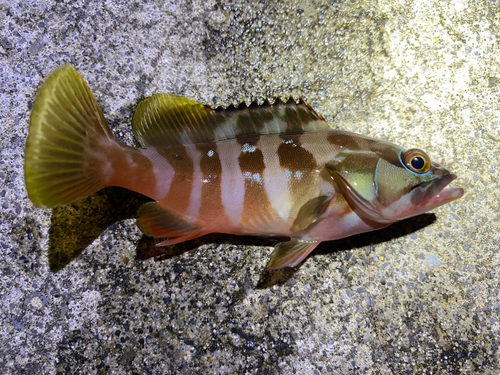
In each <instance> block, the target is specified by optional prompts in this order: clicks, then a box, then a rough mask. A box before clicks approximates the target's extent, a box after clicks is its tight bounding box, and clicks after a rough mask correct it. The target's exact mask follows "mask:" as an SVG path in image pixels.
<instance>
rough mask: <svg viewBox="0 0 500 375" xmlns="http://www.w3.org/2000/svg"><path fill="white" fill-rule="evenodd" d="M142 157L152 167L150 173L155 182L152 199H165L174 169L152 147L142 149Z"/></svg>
mask: <svg viewBox="0 0 500 375" xmlns="http://www.w3.org/2000/svg"><path fill="white" fill-rule="evenodd" d="M143 155H144V156H146V157H147V158H148V159H149V161H150V162H151V165H152V166H153V171H152V173H153V176H154V177H155V182H156V184H155V185H156V186H155V194H156V195H155V197H154V198H155V199H156V200H161V199H163V198H165V197H166V196H167V194H168V192H169V191H170V186H171V184H172V180H173V179H174V174H175V171H174V168H173V167H172V165H170V163H169V162H168V160H167V159H166V158H164V157H163V156H161V155H160V154H159V153H158V151H156V148H154V147H150V148H148V149H144V152H143ZM134 164H135V163H134ZM131 174H133V173H131Z"/></svg>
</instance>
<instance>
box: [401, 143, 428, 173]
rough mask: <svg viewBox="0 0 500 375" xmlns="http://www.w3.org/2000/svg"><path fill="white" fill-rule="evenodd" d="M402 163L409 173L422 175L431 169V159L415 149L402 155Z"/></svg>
mask: <svg viewBox="0 0 500 375" xmlns="http://www.w3.org/2000/svg"><path fill="white" fill-rule="evenodd" d="M403 163H404V165H405V167H406V168H408V169H409V170H410V171H412V172H415V173H419V174H424V173H427V172H429V170H430V169H431V165H432V164H431V159H430V158H429V157H428V156H427V154H426V153H425V152H423V151H422V150H419V149H417V148H412V149H411V150H408V151H406V152H405V154H404V155H403Z"/></svg>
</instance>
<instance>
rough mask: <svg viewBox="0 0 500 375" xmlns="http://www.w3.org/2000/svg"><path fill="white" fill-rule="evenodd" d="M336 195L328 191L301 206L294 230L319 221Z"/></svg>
mask: <svg viewBox="0 0 500 375" xmlns="http://www.w3.org/2000/svg"><path fill="white" fill-rule="evenodd" d="M334 196H335V195H334V194H332V193H328V194H325V195H321V196H319V197H316V198H313V199H311V200H309V201H307V203H306V204H304V205H303V206H302V207H301V208H300V211H299V214H298V215H297V218H296V219H295V221H294V222H293V225H292V228H291V230H292V232H299V231H301V230H306V229H307V228H309V226H310V225H311V224H313V223H315V222H316V221H318V219H319V218H320V217H321V215H323V214H324V213H325V211H326V209H327V208H328V206H329V205H330V202H331V201H332V199H333V197H334Z"/></svg>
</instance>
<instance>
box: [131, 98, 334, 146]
mask: <svg viewBox="0 0 500 375" xmlns="http://www.w3.org/2000/svg"><path fill="white" fill-rule="evenodd" d="M290 99H291V100H288V101H283V100H282V99H280V98H278V99H277V100H276V102H275V103H274V104H270V103H269V101H267V100H266V101H265V102H264V104H262V105H258V104H257V103H255V102H254V103H252V104H250V105H249V106H247V105H245V104H244V103H242V104H240V105H237V106H235V105H233V104H231V105H230V106H229V107H227V108H226V109H223V108H220V107H219V108H215V109H213V108H211V107H209V106H205V105H203V104H201V103H198V102H196V101H194V100H191V99H188V98H185V97H182V96H177V95H169V94H157V95H153V96H151V97H149V98H147V99H145V100H143V101H142V102H140V103H139V105H138V107H137V110H136V112H135V114H134V117H133V119H132V129H133V131H134V134H135V136H136V138H137V140H138V141H139V143H140V144H141V145H142V146H143V147H147V146H148V145H150V146H155V147H168V146H175V145H180V144H190V143H207V142H214V141H220V140H224V139H233V138H246V137H255V136H259V135H265V134H280V133H303V132H314V131H321V130H328V129H329V127H328V124H327V123H326V121H325V119H324V118H323V117H322V116H320V115H318V114H317V113H316V112H315V111H314V110H313V109H312V108H311V107H310V106H309V105H307V104H306V103H305V102H304V100H302V99H300V100H299V103H298V104H297V103H296V102H295V100H294V99H293V98H290Z"/></svg>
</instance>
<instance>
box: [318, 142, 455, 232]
mask: <svg viewBox="0 0 500 375" xmlns="http://www.w3.org/2000/svg"><path fill="white" fill-rule="evenodd" d="M326 169H327V170H328V172H329V174H330V176H331V177H332V178H333V180H334V181H335V184H336V185H337V187H338V189H339V190H340V192H341V193H342V195H343V196H344V198H345V199H346V201H347V202H348V203H349V205H350V206H351V209H353V211H354V212H355V213H356V214H357V215H358V216H360V218H361V219H362V220H363V221H365V222H366V223H367V224H369V225H371V226H373V227H374V228H380V227H384V226H387V225H389V224H391V223H393V222H396V221H399V220H402V219H406V218H409V217H412V216H416V215H420V214H422V213H425V212H428V211H430V210H433V209H435V208H436V207H439V206H442V205H443V204H446V203H449V202H452V201H454V200H456V199H458V198H460V197H462V195H463V194H464V191H463V189H462V188H447V189H445V187H446V186H447V185H448V184H449V183H451V182H452V181H453V180H455V179H456V176H455V175H454V174H452V173H450V172H449V171H447V170H446V169H444V168H443V167H441V166H440V165H439V164H437V163H434V162H432V161H431V159H430V158H429V156H428V155H427V154H426V153H425V152H423V151H421V150H419V149H410V150H407V151H405V150H402V149H400V148H399V147H397V146H395V145H392V144H390V143H387V142H378V144H377V147H371V148H370V149H367V150H354V151H351V150H344V151H341V152H339V153H338V154H337V155H336V157H335V159H334V160H332V161H331V162H329V163H327V164H326Z"/></svg>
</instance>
